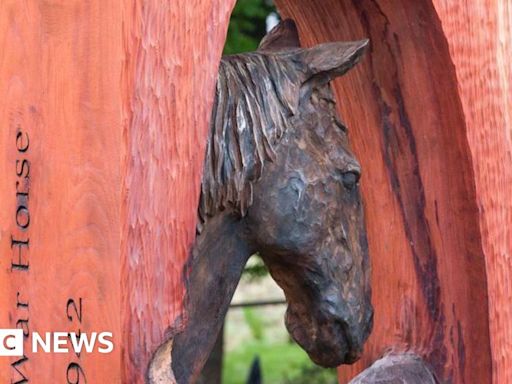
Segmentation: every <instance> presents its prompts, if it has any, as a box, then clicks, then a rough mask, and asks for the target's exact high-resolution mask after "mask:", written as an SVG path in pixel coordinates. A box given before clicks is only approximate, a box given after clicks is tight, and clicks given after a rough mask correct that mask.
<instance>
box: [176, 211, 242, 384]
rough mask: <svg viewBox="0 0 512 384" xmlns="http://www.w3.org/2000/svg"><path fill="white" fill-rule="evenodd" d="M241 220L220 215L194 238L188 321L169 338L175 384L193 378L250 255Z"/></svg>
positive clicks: (205, 355)
mask: <svg viewBox="0 0 512 384" xmlns="http://www.w3.org/2000/svg"><path fill="white" fill-rule="evenodd" d="M241 227H242V221H240V220H237V219H235V218H234V217H232V216H231V215H228V214H219V215H217V216H215V217H214V218H211V219H210V220H209V221H208V222H207V223H205V225H204V227H203V230H202V232H201V234H200V235H199V236H198V237H197V239H196V243H195V245H194V249H193V256H192V261H191V263H190V265H189V266H188V268H189V272H190V275H189V278H188V280H187V301H186V305H185V309H186V313H187V320H188V321H187V322H186V325H185V328H184V330H183V332H181V333H179V334H177V335H176V336H175V338H174V342H173V348H172V349H173V352H172V368H173V372H174V375H175V377H176V380H177V382H178V383H179V384H181V383H189V382H193V381H194V380H195V377H196V376H197V375H198V374H199V372H197V371H198V370H199V369H200V367H202V366H203V365H204V363H205V361H206V359H207V358H208V355H209V352H210V350H211V349H212V347H213V345H214V343H215V340H216V338H217V334H218V332H219V330H220V328H221V327H222V324H223V322H224V317H225V315H226V312H227V310H228V308H229V304H230V302H231V298H232V297H233V294H234V292H235V289H236V287H237V285H238V282H239V280H240V277H241V275H242V271H243V269H244V266H245V264H246V262H247V259H248V258H249V257H250V255H251V251H250V249H249V248H248V246H247V243H246V242H245V241H244V240H243V239H242V233H243V231H242V229H241Z"/></svg>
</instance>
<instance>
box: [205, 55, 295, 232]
mask: <svg viewBox="0 0 512 384" xmlns="http://www.w3.org/2000/svg"><path fill="white" fill-rule="evenodd" d="M292 52H293V51H290V53H292ZM290 57H291V55H288V54H287V52H286V51H284V52H275V53H273V52H265V53H262V52H251V53H245V54H238V55H231V56H225V57H223V58H222V60H221V62H220V67H219V74H218V79H217V86H216V92H215V99H214V104H213V111H212V115H211V120H210V127H209V135H208V144H207V148H206V157H205V162H204V173H203V179H202V183H201V198H200V203H199V212H198V214H199V222H200V223H204V222H205V221H206V220H207V218H208V217H213V216H214V215H216V214H217V213H218V212H220V211H223V210H225V209H227V208H231V209H232V210H233V211H234V212H236V213H238V214H239V215H240V216H242V217H243V216H245V214H246V212H247V209H248V208H249V207H250V206H251V204H252V201H253V183H254V182H256V181H258V180H259V179H260V178H261V176H262V173H263V171H264V167H265V162H267V161H273V160H274V159H275V156H276V152H275V151H276V146H277V145H278V143H279V141H280V139H281V138H282V137H283V134H284V133H285V132H286V130H287V129H288V128H289V127H290V118H291V116H293V115H294V114H295V113H296V111H297V103H298V92H299V88H298V85H297V84H299V83H300V81H299V80H298V78H299V73H300V71H301V63H300V62H298V61H296V60H292V59H290Z"/></svg>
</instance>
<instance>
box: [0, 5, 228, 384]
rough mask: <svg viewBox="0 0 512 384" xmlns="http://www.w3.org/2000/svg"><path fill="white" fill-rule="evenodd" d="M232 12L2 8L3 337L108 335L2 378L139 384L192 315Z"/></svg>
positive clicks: (23, 362) (34, 359)
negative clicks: (190, 300)
mask: <svg viewBox="0 0 512 384" xmlns="http://www.w3.org/2000/svg"><path fill="white" fill-rule="evenodd" d="M233 2H234V1H227V2H226V1H213V0H212V1H156V0H147V1H143V0H137V1H118V2H105V1H101V0H91V1H88V2H83V1H69V0H55V1H44V2H43V1H40V2H36V1H30V2H19V1H14V0H12V1H11V0H7V1H2V2H1V4H0V47H1V51H2V59H1V60H0V95H1V96H2V100H3V101H2V103H1V106H0V127H1V129H0V149H1V155H0V174H1V175H2V183H0V249H1V252H0V254H1V257H0V289H1V294H0V307H1V308H2V311H1V312H0V327H1V328H14V327H20V328H23V329H24V330H25V331H26V332H27V334H28V332H29V331H30V332H32V331H37V332H46V331H65V332H69V331H78V330H80V331H81V332H93V331H97V332H101V331H106V330H107V331H111V332H113V334H114V343H115V349H114V352H112V353H110V354H101V353H98V352H95V353H89V354H87V353H82V354H80V356H77V355H76V354H75V353H74V352H73V353H69V354H44V353H37V354H32V353H31V351H30V349H31V348H30V341H31V340H30V339H31V338H30V337H27V338H26V339H25V342H24V346H25V355H26V356H25V357H26V358H24V357H21V358H1V360H0V378H1V380H3V381H4V382H19V383H22V382H24V381H23V380H24V378H25V379H26V380H30V381H34V380H35V381H36V382H41V383H50V382H78V381H76V380H77V378H80V380H81V381H80V382H83V381H84V380H83V378H84V377H87V381H88V382H90V383H94V382H97V383H100V382H102V383H103V382H109V383H116V382H124V383H141V382H143V380H144V375H145V373H146V369H147V363H148V360H149V358H150V356H151V354H152V353H153V352H154V350H155V348H156V347H157V346H158V345H159V344H160V343H161V342H162V341H163V340H164V339H165V337H166V332H167V330H168V329H169V328H170V327H173V326H174V325H175V321H176V320H177V319H178V318H179V316H180V315H181V314H182V313H181V312H182V299H183V293H184V286H183V280H182V277H183V276H182V267H183V263H184V261H185V259H186V257H187V254H188V249H189V246H190V244H191V242H192V241H193V239H194V234H195V220H196V212H197V202H198V196H199V183H200V178H201V171H202V164H203V156H204V144H205V142H206V131H207V127H208V119H209V116H210V110H211V104H212V100H213V92H214V85H215V79H216V75H217V66H218V63H219V60H220V55H221V52H222V47H223V45H224V38H225V33H226V28H227V23H228V19H229V14H230V10H231V7H232V5H233Z"/></svg>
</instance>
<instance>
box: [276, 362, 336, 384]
mask: <svg viewBox="0 0 512 384" xmlns="http://www.w3.org/2000/svg"><path fill="white" fill-rule="evenodd" d="M311 383H315V384H337V383H338V378H337V374H336V369H324V368H320V367H318V366H316V365H312V364H304V365H302V366H301V367H300V371H299V372H294V373H292V374H288V375H286V377H285V379H284V381H283V384H311Z"/></svg>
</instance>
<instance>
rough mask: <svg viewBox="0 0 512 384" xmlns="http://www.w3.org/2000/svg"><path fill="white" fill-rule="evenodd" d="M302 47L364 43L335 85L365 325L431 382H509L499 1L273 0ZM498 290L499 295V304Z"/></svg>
mask: <svg viewBox="0 0 512 384" xmlns="http://www.w3.org/2000/svg"><path fill="white" fill-rule="evenodd" d="M276 3H277V5H278V8H279V9H280V11H281V13H282V14H283V15H284V16H287V17H292V18H294V19H295V20H296V21H297V23H298V26H299V30H300V33H301V38H302V42H303V43H305V44H306V45H313V44H316V43H319V42H321V41H327V40H329V41H332V40H351V39H360V38H363V37H368V38H370V40H371V47H370V51H369V54H368V57H367V58H366V59H365V60H363V62H362V63H361V65H360V66H358V67H357V68H356V69H355V71H354V72H352V73H351V74H349V75H348V76H347V77H345V78H342V79H340V80H337V84H336V87H335V88H336V93H337V96H338V101H339V109H340V111H341V115H342V116H344V117H345V119H346V120H347V125H348V126H350V127H357V129H352V130H351V131H350V135H351V139H352V144H353V147H354V150H355V152H356V155H357V156H358V157H359V159H360V160H361V163H362V168H363V170H364V175H363V178H362V191H363V196H364V200H365V214H366V217H367V227H368V236H369V243H370V255H371V258H372V268H373V282H372V288H373V303H374V306H375V325H374V330H373V334H372V336H371V337H370V339H369V342H368V344H367V347H366V353H365V355H364V357H363V359H362V361H361V362H360V363H358V364H357V365H356V366H354V367H342V368H340V371H339V373H340V382H347V381H348V380H349V379H350V378H352V377H354V375H355V373H356V372H359V371H360V370H362V369H363V368H365V367H367V366H368V365H370V364H371V363H373V362H374V361H375V360H376V359H377V358H379V357H380V356H381V355H382V353H383V352H384V351H385V350H386V349H388V348H392V349H394V350H398V351H399V350H408V349H410V350H413V351H414V352H416V353H418V354H419V355H420V356H422V357H423V358H424V359H425V360H426V361H427V362H428V363H429V364H430V365H431V366H432V367H433V370H434V372H435V374H436V375H437V376H438V377H439V378H440V379H441V380H442V381H449V382H454V383H462V382H475V383H476V382H478V383H489V382H491V380H493V381H494V382H495V383H506V382H511V381H512V368H511V367H510V364H508V362H509V361H510V359H511V356H510V354H511V353H512V352H511V351H512V327H511V326H510V317H511V315H512V314H511V311H512V307H511V304H510V297H509V296H510V292H511V290H512V287H511V284H512V277H511V272H512V271H511V263H510V260H509V258H510V253H511V252H512V233H511V231H512V229H511V227H510V222H511V221H512V199H511V197H510V196H512V166H511V164H512V138H511V137H512V134H511V128H510V127H511V123H512V122H511V118H510V114H509V111H510V110H511V106H512V105H511V104H512V98H511V96H510V86H511V85H510V81H511V71H510V65H509V63H508V59H507V58H508V57H510V56H511V54H512V48H511V43H510V41H511V17H512V16H511V9H510V6H509V5H508V4H507V2H506V1H504V0H496V1H484V2H448V1H442V0H434V1H429V0H422V1H415V2H405V1H404V2H400V1H390V0H362V1H353V2H346V1H338V0H328V1H322V2H314V3H313V2H310V1H307V0H303V1H291V0H276ZM507 295H508V296H507Z"/></svg>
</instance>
